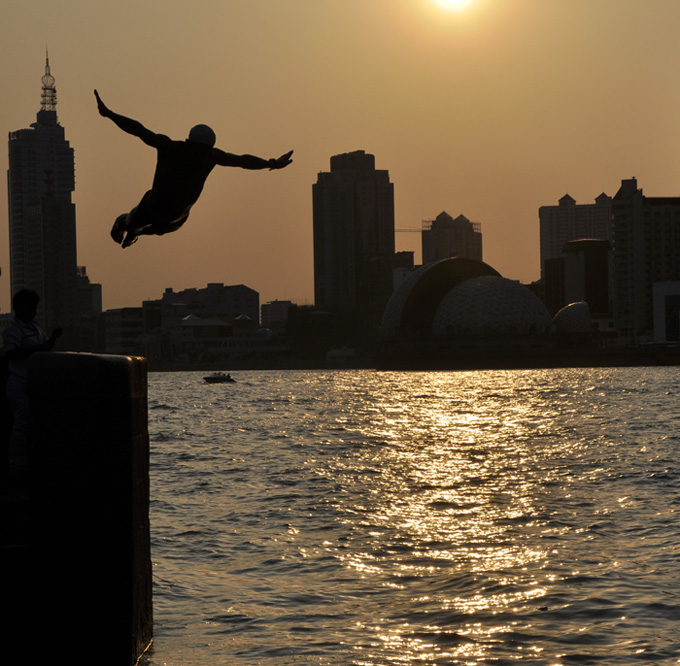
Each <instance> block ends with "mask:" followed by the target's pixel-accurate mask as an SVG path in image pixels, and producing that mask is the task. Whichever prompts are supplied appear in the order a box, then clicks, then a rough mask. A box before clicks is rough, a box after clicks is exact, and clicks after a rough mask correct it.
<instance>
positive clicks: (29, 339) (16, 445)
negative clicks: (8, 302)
mask: <svg viewBox="0 0 680 666" xmlns="http://www.w3.org/2000/svg"><path fill="white" fill-rule="evenodd" d="M38 303H40V296H39V295H38V294H37V293H36V292H35V291H33V290H32V289H20V290H19V291H17V293H16V294H14V297H13V298H12V308H13V309H14V318H13V319H12V321H10V323H9V324H7V326H6V327H5V329H4V330H3V332H2V341H3V349H4V352H5V357H6V358H7V361H8V369H9V378H8V380H7V386H6V387H5V394H6V396H7V399H8V400H9V403H10V405H11V408H12V415H13V425H12V434H11V435H10V439H9V450H8V457H9V476H10V481H11V482H15V483H16V482H19V481H21V480H22V479H23V478H24V477H25V475H26V472H27V470H28V465H29V457H30V421H29V412H28V393H27V390H26V378H27V375H28V359H29V358H30V356H31V355H32V354H35V353H36V352H45V351H52V348H53V347H54V343H55V342H56V340H57V338H59V337H61V333H62V331H61V329H60V328H55V329H54V330H53V331H52V334H51V335H50V336H49V337H48V336H47V333H45V331H43V329H42V328H40V326H38V325H37V324H36V323H35V321H33V320H34V319H35V315H36V313H37V311H38Z"/></svg>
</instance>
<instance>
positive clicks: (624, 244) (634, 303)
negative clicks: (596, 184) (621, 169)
mask: <svg viewBox="0 0 680 666" xmlns="http://www.w3.org/2000/svg"><path fill="white" fill-rule="evenodd" d="M612 224H613V230H614V233H613V236H614V285H615V288H616V298H615V304H616V305H615V311H614V316H615V322H616V327H617V329H618V332H619V335H620V336H621V338H622V340H624V341H625V342H627V343H634V342H647V341H650V340H651V339H652V337H653V328H654V326H653V322H654V286H655V285H662V284H664V283H671V282H677V281H678V280H680V197H646V196H644V195H643V193H642V188H638V186H637V180H636V179H635V178H630V179H628V180H623V181H621V187H620V188H619V191H618V192H617V193H616V195H615V196H614V199H613V200H612Z"/></svg>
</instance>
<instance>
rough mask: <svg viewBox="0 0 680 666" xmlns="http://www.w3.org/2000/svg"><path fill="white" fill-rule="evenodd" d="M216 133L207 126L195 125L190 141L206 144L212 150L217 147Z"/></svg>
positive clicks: (190, 134) (190, 133)
mask: <svg viewBox="0 0 680 666" xmlns="http://www.w3.org/2000/svg"><path fill="white" fill-rule="evenodd" d="M215 140H216V137H215V132H213V131H212V129H211V128H210V127H208V126H207V125H195V126H194V127H192V128H191V131H190V132H189V141H195V142H196V143H204V144H206V145H207V146H210V147H211V148H212V147H213V146H214V145H215Z"/></svg>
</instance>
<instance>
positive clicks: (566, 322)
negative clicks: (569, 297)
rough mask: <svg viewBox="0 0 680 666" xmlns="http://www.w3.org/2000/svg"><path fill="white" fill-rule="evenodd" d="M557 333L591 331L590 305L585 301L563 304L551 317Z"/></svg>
mask: <svg viewBox="0 0 680 666" xmlns="http://www.w3.org/2000/svg"><path fill="white" fill-rule="evenodd" d="M553 322H554V323H555V329H556V330H557V331H558V333H592V331H593V322H592V319H591V316H590V306H589V305H588V303H586V302H585V301H578V302H576V303H570V304H569V305H565V306H564V307H563V308H562V309H561V310H559V311H558V312H557V314H556V315H555V317H554V318H553Z"/></svg>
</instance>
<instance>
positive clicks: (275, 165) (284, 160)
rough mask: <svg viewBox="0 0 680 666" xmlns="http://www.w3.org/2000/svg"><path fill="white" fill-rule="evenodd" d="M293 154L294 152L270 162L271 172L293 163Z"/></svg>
mask: <svg viewBox="0 0 680 666" xmlns="http://www.w3.org/2000/svg"><path fill="white" fill-rule="evenodd" d="M292 154H293V151H292V150H291V151H290V152H288V153H286V154H285V155H281V157H279V158H277V159H273V158H272V159H271V160H269V165H270V166H269V170H270V171H272V170H273V169H283V168H284V167H287V166H288V165H289V164H290V163H291V162H292V161H293V160H292V159H291V157H290V156H291V155H292Z"/></svg>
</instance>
